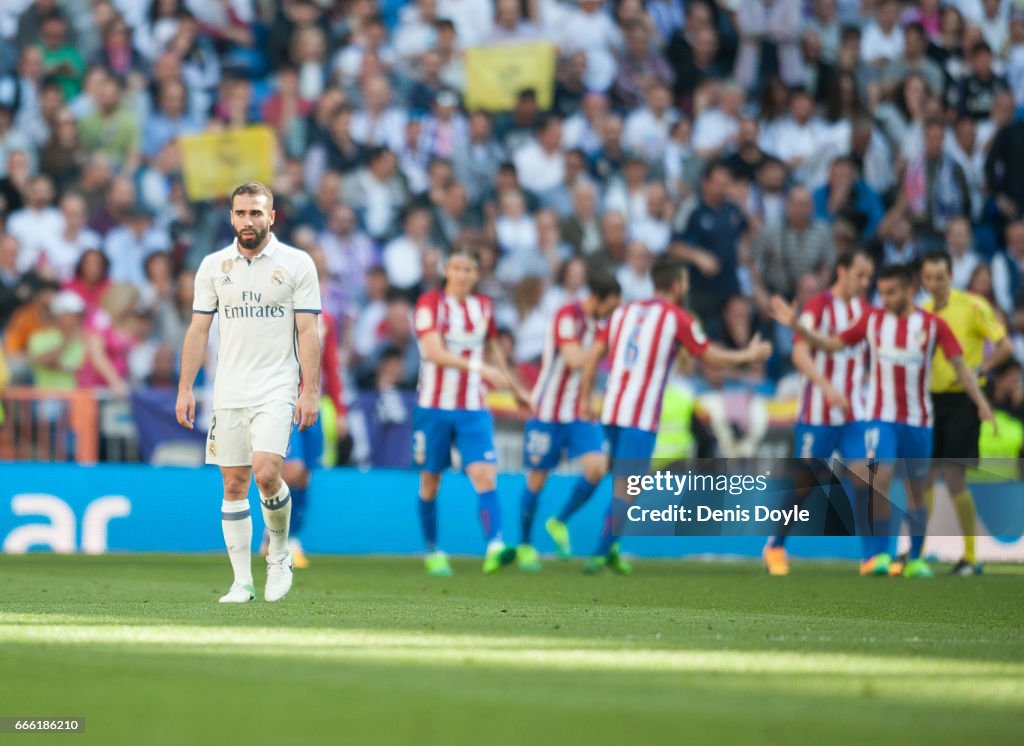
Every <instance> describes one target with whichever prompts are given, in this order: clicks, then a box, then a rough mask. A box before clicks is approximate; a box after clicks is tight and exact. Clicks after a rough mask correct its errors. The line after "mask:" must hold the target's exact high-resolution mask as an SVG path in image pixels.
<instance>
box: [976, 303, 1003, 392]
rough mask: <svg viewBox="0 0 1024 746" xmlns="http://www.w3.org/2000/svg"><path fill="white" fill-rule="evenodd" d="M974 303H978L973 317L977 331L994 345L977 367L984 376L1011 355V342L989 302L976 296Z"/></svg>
mask: <svg viewBox="0 0 1024 746" xmlns="http://www.w3.org/2000/svg"><path fill="white" fill-rule="evenodd" d="M976 303H977V304H978V305H977V308H978V313H976V314H975V316H974V317H975V319H976V322H977V325H978V332H979V333H980V334H981V336H982V337H984V338H985V339H986V340H988V341H989V342H991V343H992V344H993V345H994V347H993V348H992V351H991V352H990V353H989V354H988V355H986V356H985V359H984V360H982V361H981V367H980V368H979V369H978V373H979V374H980V375H983V376H984V375H987V374H988V373H990V372H991V371H993V370H995V369H996V368H998V367H999V366H1000V365H1002V364H1003V363H1005V362H1006V361H1007V360H1009V359H1010V358H1011V357H1013V342H1011V341H1010V337H1009V336H1008V335H1007V334H1006V327H1005V326H1003V322H1002V321H1000V320H999V317H998V316H996V312H995V310H994V309H993V308H992V306H991V305H990V304H989V302H988V301H986V300H983V299H981V298H978V299H977V300H976Z"/></svg>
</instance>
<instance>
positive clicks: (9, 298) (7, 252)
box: [0, 233, 23, 332]
mask: <svg viewBox="0 0 1024 746" xmlns="http://www.w3.org/2000/svg"><path fill="white" fill-rule="evenodd" d="M20 280H21V272H20V271H19V270H18V239H16V238H15V237H14V236H12V235H10V234H9V233H0V332H2V331H3V330H4V329H5V328H6V327H7V322H8V321H9V320H10V318H11V315H12V314H13V313H14V310H15V309H16V308H17V307H18V306H19V305H21V303H22V300H23V299H22V298H20V297H19V294H18V286H19V283H20Z"/></svg>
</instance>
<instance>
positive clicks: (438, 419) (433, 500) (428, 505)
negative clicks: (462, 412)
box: [412, 407, 452, 577]
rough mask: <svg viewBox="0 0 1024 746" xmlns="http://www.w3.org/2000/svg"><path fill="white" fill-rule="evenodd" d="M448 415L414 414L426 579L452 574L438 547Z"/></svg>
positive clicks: (414, 451) (414, 450)
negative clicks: (438, 515)
mask: <svg viewBox="0 0 1024 746" xmlns="http://www.w3.org/2000/svg"><path fill="white" fill-rule="evenodd" d="M450 414H451V413H449V412H444V411H442V410H439V409H424V408H422V407H417V408H416V410H415V411H414V412H413V420H412V423H413V433H412V460H413V463H414V464H416V465H417V466H419V467H420V481H419V493H418V497H417V507H418V512H419V518H420V528H421V530H422V531H423V546H424V550H425V554H424V556H423V565H424V567H425V568H426V570H427V574H428V575H434V576H437V577H447V576H449V575H451V574H452V568H451V565H450V564H449V563H448V556H447V555H446V554H445V553H444V552H442V551H441V550H440V549H439V548H438V545H437V493H438V490H439V489H440V487H441V472H442V471H444V469H446V468H447V467H448V465H449V463H450V461H451V443H452V426H451V419H450V416H449V415H450Z"/></svg>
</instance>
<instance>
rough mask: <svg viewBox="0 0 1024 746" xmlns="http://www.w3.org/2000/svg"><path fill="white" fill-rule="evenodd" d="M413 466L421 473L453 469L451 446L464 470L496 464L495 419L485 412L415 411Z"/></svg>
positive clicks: (484, 410)
mask: <svg viewBox="0 0 1024 746" xmlns="http://www.w3.org/2000/svg"><path fill="white" fill-rule="evenodd" d="M412 431H413V432H412V462H413V464H414V465H415V466H416V467H418V468H419V469H421V470H422V471H428V472H431V473H433V474H437V473H440V472H442V471H444V470H445V469H446V468H448V467H449V466H451V463H452V445H453V444H454V445H455V447H456V448H458V449H459V455H460V456H462V465H463V467H465V466H468V465H469V464H475V463H479V462H481V461H482V462H484V463H488V464H494V463H497V461H498V458H497V454H496V453H495V450H494V418H493V417H491V413H490V412H488V411H487V410H486V409H477V410H465V409H458V410H450V409H428V408H426V407H416V409H415V410H414V411H413V414H412Z"/></svg>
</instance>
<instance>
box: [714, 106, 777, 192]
mask: <svg viewBox="0 0 1024 746" xmlns="http://www.w3.org/2000/svg"><path fill="white" fill-rule="evenodd" d="M759 142H760V126H759V125H758V122H757V118H756V117H752V116H744V117H743V118H742V119H740V126H739V130H738V131H737V133H736V149H735V150H734V151H733V152H732V153H730V154H729V156H728V157H726V158H725V160H724V163H725V165H726V166H727V167H728V168H729V172H730V173H731V174H732V177H733V178H734V179H738V180H740V181H747V182H750V181H753V180H754V177H755V175H756V174H757V169H758V167H760V165H761V163H763V162H764V160H765V158H767V157H768V155H767V154H766V153H765V152H764V151H763V150H762V149H761V146H760V144H759Z"/></svg>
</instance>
